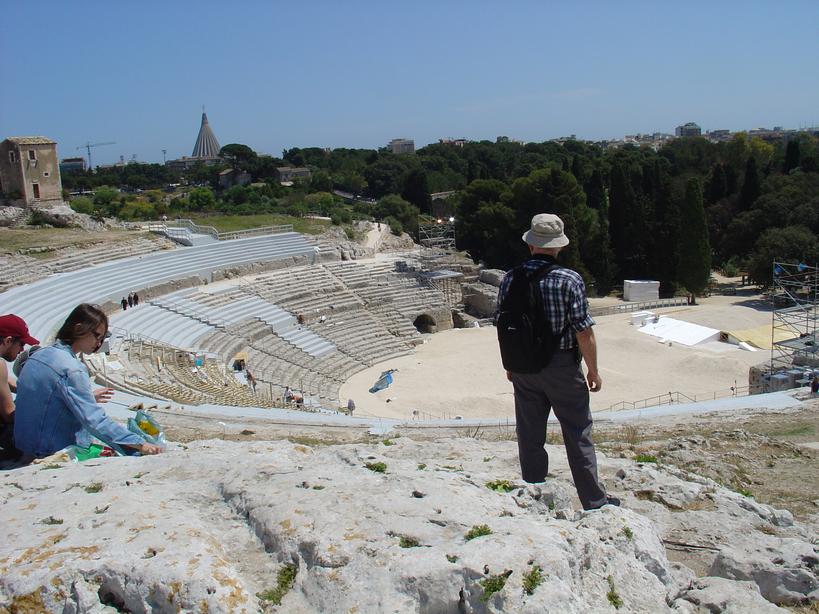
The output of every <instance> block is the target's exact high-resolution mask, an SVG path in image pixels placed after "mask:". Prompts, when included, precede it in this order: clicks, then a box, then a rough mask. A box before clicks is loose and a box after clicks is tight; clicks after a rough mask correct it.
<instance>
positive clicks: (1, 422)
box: [0, 314, 40, 460]
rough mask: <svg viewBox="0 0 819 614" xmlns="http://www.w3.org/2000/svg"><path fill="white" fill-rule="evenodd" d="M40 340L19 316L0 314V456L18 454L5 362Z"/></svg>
mask: <svg viewBox="0 0 819 614" xmlns="http://www.w3.org/2000/svg"><path fill="white" fill-rule="evenodd" d="M39 343H40V342H39V341H37V340H36V339H35V338H34V337H32V336H31V335H29V334H28V326H27V325H26V323H25V322H24V321H23V319H22V318H20V317H19V316H16V315H13V314H8V315H4V316H0V356H2V358H3V360H0V448H2V450H0V458H2V459H3V460H7V459H14V458H16V457H18V456H19V455H20V454H19V452H18V451H17V450H16V449H15V448H14V444H13V435H14V399H13V398H12V397H11V393H12V392H16V386H15V385H14V384H12V383H11V382H9V369H8V367H7V366H6V362H13V361H14V359H15V358H17V355H18V354H19V353H20V352H21V351H22V350H23V347H24V346H25V345H37V344H39Z"/></svg>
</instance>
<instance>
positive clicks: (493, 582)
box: [479, 571, 512, 603]
mask: <svg viewBox="0 0 819 614" xmlns="http://www.w3.org/2000/svg"><path fill="white" fill-rule="evenodd" d="M511 575H512V572H511V571H505V572H503V573H502V574H498V575H496V576H489V577H488V578H484V579H483V580H481V581H480V582H479V584H480V585H481V588H482V589H483V595H481V596H480V597H479V599H480V600H481V601H482V602H484V603H486V602H487V601H489V599H490V598H491V597H492V595H494V594H495V593H497V592H499V591H502V590H503V587H504V586H506V579H507V578H508V577H509V576H511Z"/></svg>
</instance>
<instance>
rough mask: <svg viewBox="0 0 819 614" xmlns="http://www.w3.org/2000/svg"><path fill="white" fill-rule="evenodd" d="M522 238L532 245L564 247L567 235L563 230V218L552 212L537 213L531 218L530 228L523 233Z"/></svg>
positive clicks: (567, 242)
mask: <svg viewBox="0 0 819 614" xmlns="http://www.w3.org/2000/svg"><path fill="white" fill-rule="evenodd" d="M523 240H524V241H525V242H526V243H528V244H529V245H531V246H532V247H566V246H567V245H568V244H569V237H567V236H566V235H565V234H564V232H563V220H561V219H560V218H559V217H557V216H556V215H554V214H552V213H538V214H537V215H536V216H535V217H533V218H532V228H531V229H530V230H528V231H527V232H525V233H523Z"/></svg>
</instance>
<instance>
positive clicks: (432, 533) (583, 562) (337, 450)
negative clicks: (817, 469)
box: [0, 438, 817, 614]
mask: <svg viewBox="0 0 819 614" xmlns="http://www.w3.org/2000/svg"><path fill="white" fill-rule="evenodd" d="M550 451H551V454H552V459H553V468H552V472H553V473H554V476H555V477H553V478H551V477H550V478H549V480H548V481H547V482H546V484H544V485H542V486H539V487H533V486H527V485H523V484H520V483H519V480H518V475H519V474H518V466H517V455H516V453H517V448H516V445H515V444H514V442H495V443H491V442H484V441H479V440H475V439H470V438H455V439H445V440H440V441H437V442H416V441H412V440H409V439H397V440H394V441H387V442H386V444H385V443H376V444H366V445H340V446H331V447H318V448H309V447H306V446H303V445H297V444H292V443H289V442H260V443H229V442H222V441H205V442H197V443H194V444H190V445H188V446H185V447H183V446H176V447H174V448H172V449H171V450H170V451H169V452H168V453H167V454H164V455H162V456H156V457H146V458H117V459H99V460H96V461H90V462H87V463H84V464H81V465H77V464H70V463H42V464H39V465H35V466H30V467H25V468H22V469H16V470H12V471H6V472H3V474H1V475H0V521H2V523H3V527H4V530H5V536H4V537H5V539H4V540H3V541H2V543H0V608H2V607H6V608H8V609H9V610H10V611H15V608H16V609H17V611H46V612H72V613H79V612H104V611H109V612H112V611H117V610H119V611H129V612H178V611H191V612H230V613H233V612H257V611H280V612H359V613H364V612H402V613H403V612H420V613H446V612H452V613H453V614H455V613H462V612H532V613H534V612H555V613H561V614H563V613H572V612H576V613H578V614H579V613H588V612H615V611H617V610H618V609H619V611H621V612H651V613H655V612H740V611H764V612H775V611H784V610H781V609H780V608H777V607H776V606H775V605H773V604H771V603H770V602H769V601H765V600H764V598H763V597H762V595H761V594H760V592H759V585H758V583H759V582H760V581H762V582H763V585H764V586H765V592H766V593H768V592H770V591H769V585H770V583H771V582H773V584H776V583H777V580H776V579H775V576H772V575H771V573H772V572H771V570H769V569H767V568H766V570H765V575H764V576H760V575H759V574H754V573H752V572H750V571H748V572H745V571H742V570H741V566H740V565H739V564H738V563H736V561H742V560H746V559H745V557H746V554H747V560H749V561H752V560H755V558H754V557H757V556H759V553H758V552H757V550H758V548H759V547H760V544H762V543H763V542H764V543H765V544H766V547H774V548H776V547H780V548H783V549H787V550H788V551H789V552H791V554H789V555H788V556H783V560H785V561H786V562H787V564H786V565H784V566H783V567H785V568H786V569H785V571H786V572H787V574H788V577H790V578H796V580H794V581H788V582H786V581H785V580H782V586H783V587H784V589H783V590H785V591H787V592H786V593H785V594H786V595H787V597H788V599H789V600H791V599H800V598H807V594H808V593H809V592H810V591H815V590H816V588H817V581H816V575H815V570H816V565H815V562H813V559H811V558H810V557H811V553H812V552H813V553H814V554H815V549H814V546H813V545H811V544H810V543H809V542H808V541H807V535H808V533H809V530H808V529H807V528H805V527H801V526H799V525H798V523H793V524H792V526H790V527H787V528H784V529H780V528H778V529H776V530H784V531H788V532H789V533H788V536H787V538H778V537H774V536H772V535H770V534H769V533H762V534H760V533H759V532H758V531H756V530H755V529H754V527H755V526H758V525H759V524H760V523H769V520H766V518H765V517H763V516H767V517H768V518H782V517H783V515H782V514H779V515H777V514H776V513H774V511H772V510H771V509H770V508H768V506H759V505H758V504H757V506H758V507H760V510H753V509H746V507H747V506H746V507H742V506H740V505H738V504H737V503H736V501H735V499H734V497H738V496H739V495H736V494H735V493H731V492H729V491H725V490H724V489H721V488H719V487H718V486H716V485H715V484H714V483H713V482H709V481H707V480H704V479H700V480H697V478H696V476H691V479H686V476H685V475H684V474H683V473H682V472H680V471H679V470H675V469H673V468H667V469H666V468H655V467H645V466H640V465H637V464H635V463H633V462H631V461H626V460H623V459H606V458H601V459H600V466H601V471H602V475H603V476H604V478H605V481H606V482H607V485H608V488H609V490H611V491H612V492H614V493H616V494H618V495H619V496H622V497H623V499H624V507H621V508H614V507H606V508H603V509H601V510H598V511H594V512H583V511H580V510H577V509H575V508H576V507H578V504H577V500H576V498H575V496H574V489H573V486H572V484H571V482H570V481H569V476H570V474H569V471H568V467H567V466H566V463H565V453H564V452H563V450H562V449H561V448H558V447H550ZM618 474H619V477H618ZM487 484H490V485H491V486H492V488H490V487H488V486H487ZM648 492H653V493H659V494H658V496H657V497H656V499H657V500H654V499H652V496H651V495H650V494H648V495H647V494H645V493H648ZM638 493H643V494H640V495H639V496H638ZM702 497H708V499H707V500H708V503H709V505H708V509H705V508H704V507H703V506H702V505H693V504H694V503H695V502H697V501H700V500H701V499H702ZM664 502H665V503H664ZM692 506H693V508H696V509H691V510H689V511H687V508H692ZM635 509H637V510H638V511H635ZM672 510H673V511H672ZM760 511H762V512H765V513H764V514H762V513H760ZM719 523H727V524H726V525H725V526H726V527H728V530H729V531H730V536H729V539H728V540H726V545H725V546H724V547H723V546H722V545H719V544H720V542H719V537H718V534H719V531H720V528H719V526H718V525H719ZM484 525H485V526H484ZM683 525H684V526H696V527H698V529H699V528H702V529H703V530H704V529H705V528H707V529H708V531H709V534H708V536H707V538H708V539H711V540H712V541H711V542H709V543H715V544H718V545H715V546H714V551H713V552H711V553H710V556H711V559H713V560H716V559H717V557H720V558H719V560H720V561H721V562H720V563H718V564H717V563H714V564H713V565H712V568H711V569H710V572H709V574H708V575H711V576H713V575H723V574H722V571H723V570H725V572H726V573H725V575H726V576H727V578H730V579H726V578H712V577H700V578H696V575H697V574H696V573H695V572H693V571H692V570H691V569H688V568H687V567H685V566H684V565H682V564H679V563H672V562H669V558H668V556H667V550H666V547H665V546H664V543H663V539H666V538H665V535H666V534H668V533H669V531H671V532H673V531H676V530H681V527H682V526H683ZM771 526H773V525H771ZM759 537H762V538H764V540H760V539H759ZM703 539H706V536H703ZM775 539H779V541H778V542H775V541H766V540H775ZM666 541H668V540H666ZM692 541H693V540H692ZM728 541H730V547H729V546H728V544H727V542H728ZM723 550H724V555H722V551H723ZM712 563H713V561H712ZM282 571H284V572H287V571H290V572H294V573H295V578H294V580H293V581H292V585H291V583H290V582H287V581H286V575H287V573H282V574H280V572H282ZM699 575H701V576H705V575H706V574H704V573H703V574H699ZM745 576H748V577H745ZM538 578H539V579H538ZM772 578H773V579H772ZM736 580H746V581H736ZM276 589H278V590H276ZM779 594H780V593H773V595H774V596H776V595H779ZM814 594H815V593H814ZM279 596H280V597H281V605H279V606H276V605H274V600H275V599H276V598H277V597H279ZM800 596H802V597H800ZM754 604H757V605H758V606H759V608H758V609H756V610H754V609H753V607H756V606H754ZM763 606H764V609H762V607H763ZM24 608H29V609H28V610H26V609H24ZM748 608H752V609H750V610H749V609H748Z"/></svg>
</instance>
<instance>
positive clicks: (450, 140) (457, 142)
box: [438, 137, 469, 147]
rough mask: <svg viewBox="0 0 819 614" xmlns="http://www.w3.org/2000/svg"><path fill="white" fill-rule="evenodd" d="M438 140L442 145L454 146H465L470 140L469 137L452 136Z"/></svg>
mask: <svg viewBox="0 0 819 614" xmlns="http://www.w3.org/2000/svg"><path fill="white" fill-rule="evenodd" d="M438 142H439V143H440V144H441V145H453V146H454V147H463V146H464V145H466V144H467V143H468V142H469V141H468V140H467V139H453V138H451V137H446V138H443V139H438Z"/></svg>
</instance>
